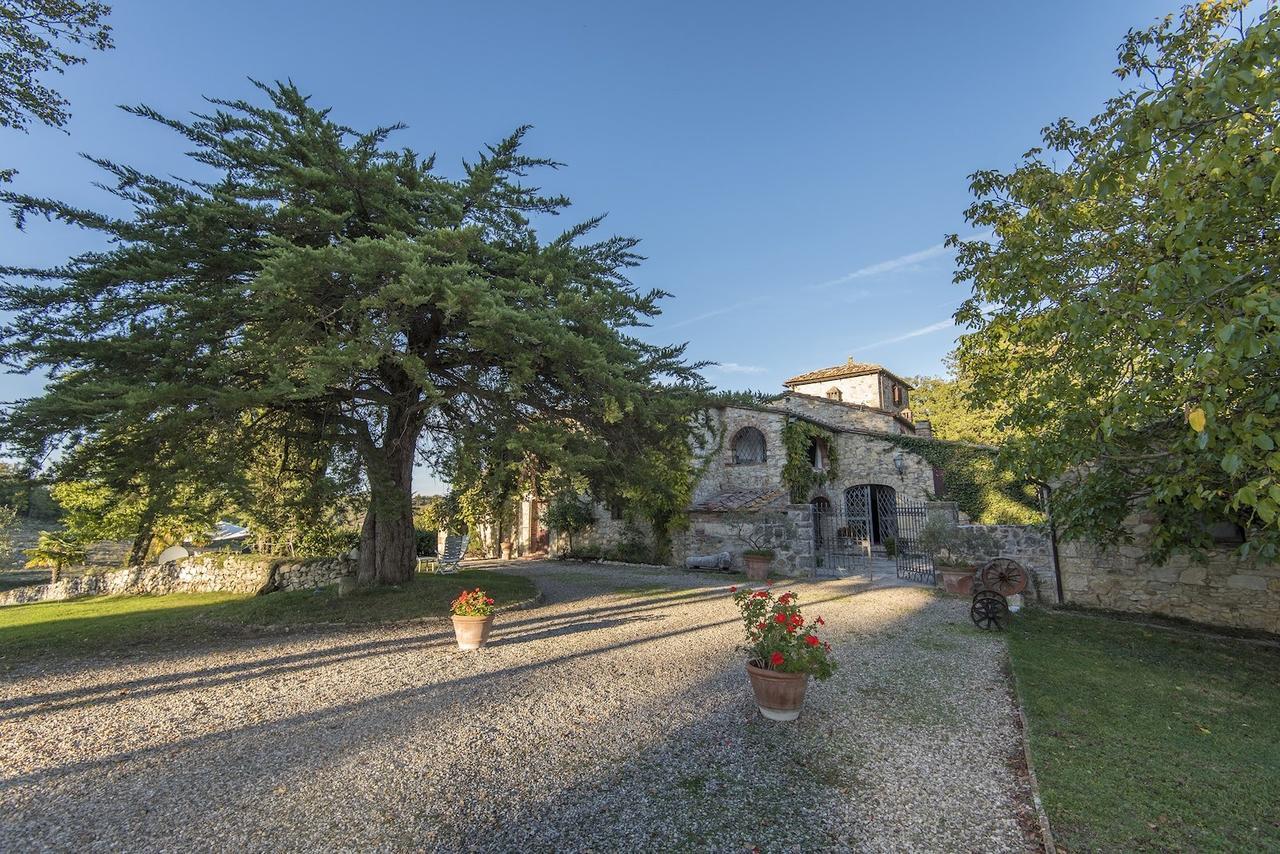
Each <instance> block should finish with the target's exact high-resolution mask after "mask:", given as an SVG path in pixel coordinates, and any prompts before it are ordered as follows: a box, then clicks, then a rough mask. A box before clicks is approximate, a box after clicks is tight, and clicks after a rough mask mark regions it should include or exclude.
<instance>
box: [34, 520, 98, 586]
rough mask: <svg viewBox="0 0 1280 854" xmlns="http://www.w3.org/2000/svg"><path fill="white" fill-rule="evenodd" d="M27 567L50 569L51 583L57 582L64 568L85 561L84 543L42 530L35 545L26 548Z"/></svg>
mask: <svg viewBox="0 0 1280 854" xmlns="http://www.w3.org/2000/svg"><path fill="white" fill-rule="evenodd" d="M26 554H27V558H28V560H27V564H26V565H27V568H28V569H40V568H45V567H47V568H48V569H49V583H50V584H57V583H58V579H59V577H60V576H61V575H62V568H63V567H64V566H68V565H74V564H77V563H83V562H84V560H85V551H84V545H83V544H82V543H80V542H79V541H78V540H75V539H72V538H71V537H68V536H64V535H62V534H53V533H50V532H49V531H41V532H40V539H38V540H37V541H36V544H35V546H33V547H32V548H29V549H27V550H26Z"/></svg>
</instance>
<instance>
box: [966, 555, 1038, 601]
mask: <svg viewBox="0 0 1280 854" xmlns="http://www.w3.org/2000/svg"><path fill="white" fill-rule="evenodd" d="M978 577H979V578H980V579H981V580H982V586H983V587H984V588H986V589H987V590H994V591H995V592H997V593H999V594H1000V595H1001V596H1016V595H1017V594H1019V593H1021V592H1022V591H1023V590H1026V589H1027V571H1026V570H1025V569H1023V568H1022V567H1021V566H1019V565H1018V562H1017V561H1013V560H1010V559H1009V558H1007V557H998V558H996V559H995V560H991V561H987V565H986V566H984V567H983V568H982V570H981V571H980V572H979V573H978Z"/></svg>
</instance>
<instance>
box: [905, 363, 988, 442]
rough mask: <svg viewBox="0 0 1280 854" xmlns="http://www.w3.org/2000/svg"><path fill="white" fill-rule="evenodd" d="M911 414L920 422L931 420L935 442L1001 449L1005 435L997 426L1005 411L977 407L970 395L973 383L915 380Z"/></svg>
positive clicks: (968, 380)
mask: <svg viewBox="0 0 1280 854" xmlns="http://www.w3.org/2000/svg"><path fill="white" fill-rule="evenodd" d="M910 382H911V384H912V385H913V386H915V391H913V392H911V412H912V414H913V415H914V416H915V418H916V419H917V420H920V419H928V421H929V423H930V426H931V427H932V428H933V435H934V438H937V439H942V440H944V441H948V442H969V443H971V444H975V445H1000V444H1001V443H1003V442H1004V441H1005V439H1006V438H1007V435H1006V432H1007V431H1004V430H1001V429H1000V428H999V427H997V426H996V423H997V421H999V418H1000V413H1001V412H1002V411H1003V408H1002V407H999V406H997V405H975V404H974V403H973V401H971V400H970V398H969V394H970V390H971V389H972V386H973V382H972V380H971V379H969V378H968V377H964V376H960V377H954V378H951V379H944V378H942V377H912V378H911V380H910Z"/></svg>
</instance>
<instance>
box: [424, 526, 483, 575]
mask: <svg viewBox="0 0 1280 854" xmlns="http://www.w3.org/2000/svg"><path fill="white" fill-rule="evenodd" d="M470 539H471V537H470V535H469V534H450V535H448V536H447V537H445V538H444V551H442V552H441V553H440V556H439V557H438V558H429V557H423V558H418V569H420V570H422V571H424V572H457V571H458V564H460V563H462V556H463V555H465V554H466V553H467V541H468V540H470Z"/></svg>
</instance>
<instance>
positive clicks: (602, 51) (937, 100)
mask: <svg viewBox="0 0 1280 854" xmlns="http://www.w3.org/2000/svg"><path fill="white" fill-rule="evenodd" d="M1174 8H1175V4H1174V3H1173V2H1170V0H1166V2H1146V0H1129V2H1125V3H1116V2H1114V0H1075V2H1072V3H1070V4H1066V3H1061V4H1050V3H1043V2H1033V3H1027V2H1023V3H1018V2H1012V0H1010V1H1009V2H977V0H970V2H965V3H956V2H946V3H942V2H937V3H881V4H870V3H850V2H811V3H805V4H781V3H758V2H733V3H730V2H703V3H689V2H684V3H651V2H638V0H637V2H631V3H625V4H624V3H601V2H594V3H589V2H542V3H529V2H510V3H507V2H503V3H497V2H467V3H463V2H459V3H451V4H448V3H438V2H401V3H393V2H365V3H361V4H352V3H338V2H270V0H257V2H252V3H250V2H239V0H222V2H219V3H217V4H203V3H201V4H196V3H173V2H151V0H127V1H126V0H121V2H118V3H117V4H116V9H115V11H114V14H113V15H112V19H111V20H112V24H113V26H114V29H115V41H116V45H117V48H116V50H114V51H112V52H110V53H107V54H95V55H93V56H91V57H90V62H89V64H88V65H86V66H82V67H80V68H76V69H73V70H71V71H70V72H69V73H68V74H67V75H66V76H65V77H64V78H62V79H61V80H60V81H59V84H60V88H61V89H62V91H63V93H64V94H65V95H67V96H68V97H69V98H70V100H71V105H72V113H73V118H72V121H71V123H70V125H69V127H68V130H69V131H70V133H69V134H63V133H61V132H59V131H55V130H51V129H47V128H34V129H32V131H31V132H30V134H28V135H25V136H24V135H21V134H17V133H13V132H3V135H2V136H0V161H2V163H3V165H4V166H9V167H16V168H18V169H19V170H20V174H19V176H18V178H17V179H16V186H17V188H19V189H21V190H24V191H29V192H35V193H40V194H47V195H53V196H57V197H60V198H63V199H65V200H67V201H70V202H73V203H78V204H83V205H89V206H95V207H104V206H109V203H108V199H107V198H106V197H105V196H104V194H103V193H101V191H99V190H96V189H95V188H94V187H93V186H92V183H91V182H92V181H94V180H96V179H97V178H98V177H99V176H98V174H97V173H96V172H95V170H94V169H93V167H92V166H91V165H90V164H88V163H86V162H84V161H83V160H81V159H79V158H77V157H76V154H77V153H78V152H87V153H91V154H94V155H100V156H107V157H110V158H114V159H118V160H121V161H124V162H127V163H130V164H132V165H135V166H138V167H140V168H143V169H146V170H149V171H155V172H161V173H164V172H171V173H176V174H187V173H189V172H190V171H191V169H190V167H189V166H188V165H187V164H186V163H184V158H183V156H182V152H183V151H184V150H185V149H184V147H183V146H182V144H181V141H180V140H179V139H178V138H177V137H176V136H175V135H174V134H173V133H172V132H166V131H165V130H164V129H162V128H160V127H158V126H154V125H150V124H148V123H146V122H144V121H142V120H139V119H136V118H132V117H129V116H127V115H125V114H124V113H122V112H121V111H119V110H117V109H116V108H115V105H117V104H121V103H139V102H141V103H147V104H149V105H151V106H154V107H156V108H158V109H160V110H161V111H164V112H169V113H174V114H182V113H186V112H189V111H192V110H199V109H201V108H202V106H203V104H202V102H201V100H200V97H201V96H202V95H213V96H219V97H240V96H252V95H253V94H254V93H253V90H252V89H251V86H250V84H249V83H248V82H247V80H246V78H248V77H255V78H258V79H264V80H273V79H282V78H292V79H293V80H294V81H295V82H296V83H298V84H299V85H300V86H301V87H302V88H303V89H304V90H305V91H308V92H310V93H312V94H313V96H314V101H315V102H316V103H318V104H323V105H329V106H332V107H333V108H334V114H335V117H336V118H338V119H339V120H341V121H343V122H345V123H347V124H350V125H353V126H355V127H357V128H365V127H369V126H372V125H375V124H383V123H390V122H396V121H401V122H405V123H406V124H408V125H409V127H408V129H407V130H405V131H403V132H402V133H401V134H400V136H399V139H398V143H399V144H400V145H404V146H408V147H412V148H414V149H416V150H419V151H435V152H437V154H438V155H439V164H440V167H441V170H442V171H444V172H446V173H450V174H456V173H457V169H458V165H457V164H458V162H459V160H460V159H461V158H462V157H465V156H470V155H471V154H472V153H473V152H474V151H476V150H477V149H478V148H479V147H480V146H482V145H483V144H484V143H486V142H492V141H495V140H497V139H499V138H501V137H502V136H504V135H505V134H506V133H508V132H510V131H511V130H512V129H513V128H514V127H516V126H517V125H520V124H523V123H529V124H532V125H534V126H535V129H534V131H533V132H532V133H531V134H530V136H529V138H528V140H529V151H530V152H531V153H535V154H542V155H547V156H550V157H553V158H555V159H556V160H559V161H562V162H564V163H565V164H566V168H564V169H562V170H560V171H559V172H557V173H554V174H545V175H544V176H542V184H543V186H544V187H546V188H548V189H554V190H556V191H558V192H563V193H566V194H568V195H569V196H570V197H571V198H572V199H573V200H574V207H573V208H571V209H570V211H569V213H568V214H567V216H569V217H572V218H578V217H581V218H585V217H587V216H590V215H593V214H597V213H601V212H607V213H608V215H609V216H608V219H607V220H606V222H605V230H606V231H607V232H612V233H621V234H628V235H636V236H639V237H641V238H642V239H643V243H642V245H641V251H642V252H643V253H644V254H645V255H646V256H647V257H648V260H647V262H646V263H645V264H644V265H643V266H642V267H641V268H640V269H639V270H637V271H636V273H635V276H634V278H635V281H636V282H637V283H638V284H639V285H641V286H646V287H658V288H662V289H664V290H667V291H670V292H672V293H673V294H674V295H675V297H674V298H673V299H671V300H668V301H667V303H666V305H665V312H664V314H663V316H662V317H660V318H658V319H657V320H656V321H655V323H654V326H653V328H652V329H649V330H645V331H644V333H643V334H644V336H645V337H647V338H651V339H653V340H661V341H688V342H689V355H690V356H691V357H692V358H694V359H708V360H714V361H717V362H720V363H721V366H720V367H716V368H709V369H708V371H707V375H708V377H709V378H710V379H711V380H712V381H713V382H715V383H716V384H717V385H720V386H721V387H724V388H745V387H752V388H761V389H768V390H776V389H779V388H780V383H781V381H782V380H783V379H785V378H786V377H788V376H791V375H793V374H796V373H799V372H802V371H806V370H811V369H814V368H819V367H823V366H826V365H831V364H836V363H838V362H841V361H843V360H844V359H845V358H846V357H848V356H853V357H854V358H856V359H858V360H861V361H874V362H879V363H881V364H884V365H886V366H888V367H890V368H891V369H893V370H894V371H896V372H897V373H900V374H921V373H940V372H941V370H942V359H943V357H944V356H945V355H946V354H947V353H948V352H949V351H950V349H951V348H952V346H953V344H954V339H955V334H956V330H955V329H954V328H953V327H952V326H951V325H950V322H949V316H950V314H951V312H952V311H953V310H954V309H955V307H956V305H957V304H958V303H959V302H960V300H961V299H963V297H964V295H965V290H964V288H963V287H962V286H958V285H955V284H952V282H951V266H952V264H951V262H952V259H951V256H950V254H949V253H948V252H946V251H944V250H943V249H942V247H941V243H942V240H943V237H944V236H945V235H946V234H947V233H950V232H954V231H960V232H963V231H964V224H963V221H962V218H961V213H962V211H963V210H964V208H965V206H966V205H967V203H968V201H969V197H968V183H967V179H966V176H967V175H968V174H969V173H971V172H973V171H974V170H975V169H979V168H990V167H996V168H1007V167H1009V166H1011V165H1012V164H1013V163H1014V162H1015V161H1016V159H1017V157H1018V156H1019V155H1020V154H1021V153H1022V152H1024V151H1025V150H1026V149H1028V148H1029V147H1031V146H1033V145H1035V144H1037V142H1038V140H1039V130H1040V128H1041V127H1043V126H1044V125H1046V124H1048V123H1049V122H1050V121H1052V120H1053V119H1055V118H1057V117H1058V116H1062V115H1066V116H1072V117H1074V118H1080V119H1084V118H1088V117H1089V116H1091V115H1093V113H1094V112H1096V111H1097V108H1098V107H1100V105H1101V103H1102V101H1103V100H1104V99H1105V98H1106V97H1108V96H1109V95H1111V94H1113V93H1114V92H1115V91H1117V88H1118V86H1119V81H1117V80H1116V78H1115V77H1113V76H1112V75H1111V69H1112V68H1113V67H1114V65H1115V46H1116V45H1117V44H1118V43H1119V41H1120V39H1121V38H1122V37H1123V35H1124V33H1125V31H1126V30H1127V29H1129V28H1130V27H1141V26H1146V25H1147V24H1149V23H1151V22H1152V21H1154V20H1155V19H1156V18H1157V17H1159V16H1161V15H1163V14H1165V13H1168V12H1171V11H1173V10H1174ZM91 245H93V244H92V243H91V242H90V238H88V237H87V236H86V235H83V234H79V233H76V232H73V231H71V230H69V229H67V228H65V227H64V226H58V225H47V224H43V223H41V224H36V225H33V226H30V227H29V229H28V231H27V232H25V233H19V232H17V231H15V230H14V229H13V228H12V226H11V225H9V224H7V223H0V253H3V255H2V256H0V257H3V258H4V259H5V260H6V261H9V262H14V263H30V264H40V263H49V262H54V261H58V260H62V259H64V258H65V257H67V256H68V255H69V254H71V253H73V252H75V251H78V250H81V249H85V248H88V247H90V246H91ZM38 388H39V382H38V380H37V379H35V378H21V377H13V376H0V399H4V400H11V399H14V398H16V397H22V396H26V395H29V394H31V393H33V392H34V391H36V390H38ZM434 486H435V484H434V483H433V481H432V479H431V478H430V477H429V476H428V475H427V474H425V473H424V474H423V475H422V477H421V483H420V487H421V488H424V489H432V488H433V487H434Z"/></svg>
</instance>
